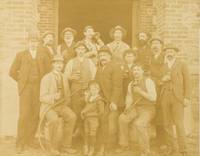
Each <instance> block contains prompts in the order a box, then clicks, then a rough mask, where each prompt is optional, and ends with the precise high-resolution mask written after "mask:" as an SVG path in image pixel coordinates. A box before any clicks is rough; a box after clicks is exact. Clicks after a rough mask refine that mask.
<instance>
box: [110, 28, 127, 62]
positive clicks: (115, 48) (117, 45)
mask: <svg viewBox="0 0 200 156" xmlns="http://www.w3.org/2000/svg"><path fill="white" fill-rule="evenodd" d="M126 33H127V32H126V30H125V29H124V28H123V27H121V26H119V25H118V26H115V27H114V28H112V29H111V30H110V37H111V38H112V39H113V40H114V41H112V42H111V43H108V44H107V46H108V47H109V48H110V51H111V53H112V56H113V59H115V60H117V61H121V62H122V60H123V54H124V51H125V50H127V49H129V48H130V47H129V45H128V44H127V43H125V42H124V41H123V38H124V37H125V36H126Z"/></svg>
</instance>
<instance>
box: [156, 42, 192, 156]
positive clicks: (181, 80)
mask: <svg viewBox="0 0 200 156" xmlns="http://www.w3.org/2000/svg"><path fill="white" fill-rule="evenodd" d="M178 52H179V49H178V48H176V47H175V46H174V45H173V44H168V45H166V47H165V48H164V54H165V57H164V66H163V68H162V77H161V93H160V108H161V112H162V113H161V115H162V116H161V117H162V118H161V119H162V123H163V127H164V140H165V143H166V144H167V146H168V148H167V150H166V151H165V152H166V153H165V154H168V155H173V154H174V152H176V143H175V137H174V131H173V125H174V124H175V126H176V133H177V140H178V145H179V152H180V153H181V154H182V156H186V155H187V149H186V140H185V133H184V123H183V120H184V107H185V106H187V105H189V103H190V78H189V72H188V68H187V66H186V64H184V63H183V62H181V61H180V60H179V59H178V58H177V55H178Z"/></svg>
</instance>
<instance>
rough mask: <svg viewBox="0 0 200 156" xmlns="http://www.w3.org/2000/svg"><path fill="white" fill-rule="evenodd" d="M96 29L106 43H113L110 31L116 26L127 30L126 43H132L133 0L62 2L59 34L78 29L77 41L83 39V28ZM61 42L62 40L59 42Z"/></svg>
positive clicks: (60, 5) (67, 0) (62, 0)
mask: <svg viewBox="0 0 200 156" xmlns="http://www.w3.org/2000/svg"><path fill="white" fill-rule="evenodd" d="M86 25H91V26H93V27H94V29H95V31H98V32H100V33H101V38H102V40H103V41H104V42H105V43H108V42H110V41H111V38H110V36H109V31H110V29H111V28H112V27H114V26H116V25H121V26H123V27H124V28H125V29H126V30H127V36H126V38H125V42H127V43H128V44H129V45H131V43H132V38H131V37H132V0H109V1H108V0H83V1H80V0H60V1H59V25H58V31H59V33H60V32H61V31H62V30H63V29H64V28H65V27H72V28H73V29H76V30H77V32H78V35H77V37H76V40H77V41H78V40H81V39H82V38H83V28H84V26H86ZM59 41H60V40H59Z"/></svg>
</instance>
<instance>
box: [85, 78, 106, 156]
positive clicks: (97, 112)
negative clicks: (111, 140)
mask: <svg viewBox="0 0 200 156" xmlns="http://www.w3.org/2000/svg"><path fill="white" fill-rule="evenodd" d="M85 102H86V105H85V107H84V109H83V110H82V112H81V117H82V119H83V120H84V133H85V147H84V155H88V156H92V155H93V153H94V145H95V142H96V134H97V130H98V128H99V119H100V117H101V116H102V115H103V113H104V101H103V98H102V97H101V96H100V86H99V84H98V83H97V82H95V81H91V82H90V83H89V86H88V90H87V91H86V92H85Z"/></svg>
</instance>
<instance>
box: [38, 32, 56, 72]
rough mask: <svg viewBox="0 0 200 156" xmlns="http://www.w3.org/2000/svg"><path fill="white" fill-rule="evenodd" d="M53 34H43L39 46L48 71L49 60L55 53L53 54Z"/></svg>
mask: <svg viewBox="0 0 200 156" xmlns="http://www.w3.org/2000/svg"><path fill="white" fill-rule="evenodd" d="M54 37H55V35H54V33H53V32H50V31H46V32H44V34H43V35H42V45H41V46H40V48H41V52H43V53H44V54H45V55H46V57H47V58H48V62H47V64H48V66H49V71H50V70H51V59H52V58H53V55H54V54H55V53H56V52H55V47H54V46H55V45H54V41H55V40H54Z"/></svg>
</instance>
